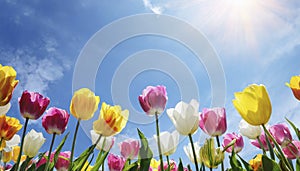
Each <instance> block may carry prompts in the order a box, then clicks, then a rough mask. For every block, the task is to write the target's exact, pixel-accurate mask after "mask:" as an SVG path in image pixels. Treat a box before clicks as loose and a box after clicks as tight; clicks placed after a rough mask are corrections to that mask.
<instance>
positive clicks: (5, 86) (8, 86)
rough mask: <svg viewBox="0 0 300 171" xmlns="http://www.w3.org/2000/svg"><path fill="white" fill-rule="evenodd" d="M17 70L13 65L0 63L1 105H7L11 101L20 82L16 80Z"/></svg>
mask: <svg viewBox="0 0 300 171" xmlns="http://www.w3.org/2000/svg"><path fill="white" fill-rule="evenodd" d="M16 76H17V72H16V71H15V70H14V68H13V67H11V66H2V65H1V64H0V87H1V89H0V106H5V105H7V104H8V103H9V101H10V100H11V97H12V93H13V91H14V89H15V87H16V86H17V84H18V83H19V81H18V80H15V79H16Z"/></svg>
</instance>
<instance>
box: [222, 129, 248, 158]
mask: <svg viewBox="0 0 300 171" xmlns="http://www.w3.org/2000/svg"><path fill="white" fill-rule="evenodd" d="M233 140H236V141H235V143H234V152H235V153H238V152H240V151H241V150H242V149H243V147H244V140H243V137H242V136H241V135H239V134H236V133H234V132H233V133H227V134H226V135H225V136H224V139H223V143H222V146H223V147H224V148H225V147H226V146H227V145H229V144H230V142H232V141H233ZM226 151H227V152H228V153H231V151H232V147H229V148H227V149H226Z"/></svg>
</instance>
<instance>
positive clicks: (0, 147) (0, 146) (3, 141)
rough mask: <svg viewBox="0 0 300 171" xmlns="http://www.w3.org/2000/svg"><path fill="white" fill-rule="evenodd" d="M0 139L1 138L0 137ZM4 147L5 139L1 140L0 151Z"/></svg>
mask: <svg viewBox="0 0 300 171" xmlns="http://www.w3.org/2000/svg"><path fill="white" fill-rule="evenodd" d="M0 139H1V138H0ZM5 147H6V141H5V140H2V141H1V144H0V151H2V150H3V149H4V148H5Z"/></svg>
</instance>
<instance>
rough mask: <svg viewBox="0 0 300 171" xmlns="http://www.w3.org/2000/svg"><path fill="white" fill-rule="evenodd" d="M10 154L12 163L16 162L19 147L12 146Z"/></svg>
mask: <svg viewBox="0 0 300 171" xmlns="http://www.w3.org/2000/svg"><path fill="white" fill-rule="evenodd" d="M12 152H13V157H12V160H13V161H14V162H17V160H18V156H19V154H20V146H14V147H13V149H12Z"/></svg>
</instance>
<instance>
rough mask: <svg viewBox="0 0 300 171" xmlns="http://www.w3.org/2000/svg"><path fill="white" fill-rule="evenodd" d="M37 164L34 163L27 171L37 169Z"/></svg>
mask: <svg viewBox="0 0 300 171" xmlns="http://www.w3.org/2000/svg"><path fill="white" fill-rule="evenodd" d="M35 168H36V165H35V163H33V164H32V165H31V166H30V167H29V168H28V169H27V170H26V171H35Z"/></svg>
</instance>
